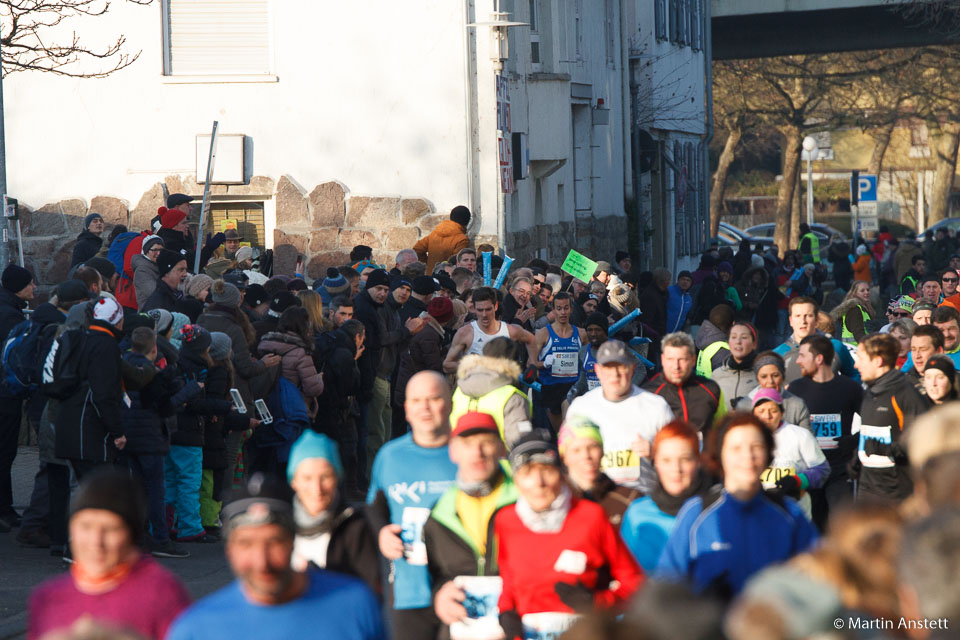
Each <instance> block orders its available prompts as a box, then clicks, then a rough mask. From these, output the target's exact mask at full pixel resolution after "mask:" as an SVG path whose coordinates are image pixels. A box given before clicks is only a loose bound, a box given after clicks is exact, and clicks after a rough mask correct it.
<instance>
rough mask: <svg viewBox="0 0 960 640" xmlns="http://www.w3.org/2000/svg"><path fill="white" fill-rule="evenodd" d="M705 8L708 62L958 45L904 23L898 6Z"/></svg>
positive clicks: (747, 1)
mask: <svg viewBox="0 0 960 640" xmlns="http://www.w3.org/2000/svg"><path fill="white" fill-rule="evenodd" d="M918 1H921V2H922V1H925V0H918ZM710 2H711V10H712V12H713V13H712V27H713V59H714V60H726V59H731V58H762V57H769V56H782V55H791V54H801V53H829V52H834V51H858V50H864V49H893V48H898V47H915V46H923V45H932V44H957V43H960V34H956V33H950V32H949V31H950V30H947V29H946V28H945V27H944V26H942V25H934V24H921V23H919V22H918V21H916V20H913V21H910V20H907V19H906V18H905V17H904V16H903V15H902V13H899V12H898V11H897V8H896V5H897V4H899V3H900V2H901V0H710Z"/></svg>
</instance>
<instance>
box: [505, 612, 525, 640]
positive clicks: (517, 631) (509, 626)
mask: <svg viewBox="0 0 960 640" xmlns="http://www.w3.org/2000/svg"><path fill="white" fill-rule="evenodd" d="M500 628H501V629H503V633H504V635H505V636H506V637H507V640H513V639H514V638H522V637H523V623H522V622H520V614H519V613H518V612H517V610H516V609H511V610H510V611H501V612H500Z"/></svg>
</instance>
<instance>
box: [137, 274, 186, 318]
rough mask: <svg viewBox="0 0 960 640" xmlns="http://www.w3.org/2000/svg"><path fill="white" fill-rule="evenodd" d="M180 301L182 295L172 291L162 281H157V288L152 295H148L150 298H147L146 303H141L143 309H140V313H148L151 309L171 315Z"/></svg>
mask: <svg viewBox="0 0 960 640" xmlns="http://www.w3.org/2000/svg"><path fill="white" fill-rule="evenodd" d="M181 299H183V294H182V293H180V292H179V291H174V290H173V289H172V288H171V287H170V285H168V284H167V283H166V282H164V281H163V280H160V279H158V280H157V288H156V289H154V290H153V293H151V294H150V297H149V298H147V300H146V302H144V303H143V307H142V308H141V309H140V311H141V312H146V311H150V310H151V309H166V310H167V311H170V312H171V313H172V312H173V311H175V310H176V308H177V305H178V304H179V303H180V300H181Z"/></svg>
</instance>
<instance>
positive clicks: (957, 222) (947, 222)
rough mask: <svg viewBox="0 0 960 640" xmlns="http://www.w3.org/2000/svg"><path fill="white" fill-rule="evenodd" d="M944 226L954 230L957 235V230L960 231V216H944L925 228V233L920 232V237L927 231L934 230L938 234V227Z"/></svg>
mask: <svg viewBox="0 0 960 640" xmlns="http://www.w3.org/2000/svg"><path fill="white" fill-rule="evenodd" d="M943 228H946V229H949V230H950V231H952V232H953V235H954V236H956V235H957V232H958V231H960V218H944V219H943V220H940V221H939V222H937V223H935V224H932V225H930V226H929V227H927V228H926V229H924V230H923V233H920V234H918V237H920V236H923V235H924V234H925V233H926V232H927V231H933V233H934V234H936V233H937V229H943Z"/></svg>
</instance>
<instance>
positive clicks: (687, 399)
mask: <svg viewBox="0 0 960 640" xmlns="http://www.w3.org/2000/svg"><path fill="white" fill-rule="evenodd" d="M644 389H646V390H647V391H651V392H653V393H655V394H657V395H658V396H660V397H661V398H663V399H664V400H666V401H667V404H669V405H670V409H671V410H672V411H673V415H674V416H675V417H676V418H677V419H678V420H686V421H687V422H690V423H691V424H693V425H694V426H695V427H697V428H698V429H700V432H701V433H703V434H704V435H706V433H707V431H708V430H709V429H710V427H711V426H713V421H714V418H715V417H720V416H722V415H723V414H724V413H726V407H723V406H721V405H720V396H721V393H720V386H719V385H718V384H717V383H716V382H714V381H713V380H710V379H708V378H704V377H701V376H698V375H695V374H694V375H691V376H690V377H689V378H687V379H686V380H685V381H684V383H683V385H681V386H680V387H677V386H676V385H675V384H672V383H670V382H667V379H666V378H664V377H663V374H662V373H658V374H657V375H655V376H653V377H652V378H650V381H649V382H647V384H645V385H644ZM718 410H719V411H718Z"/></svg>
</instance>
